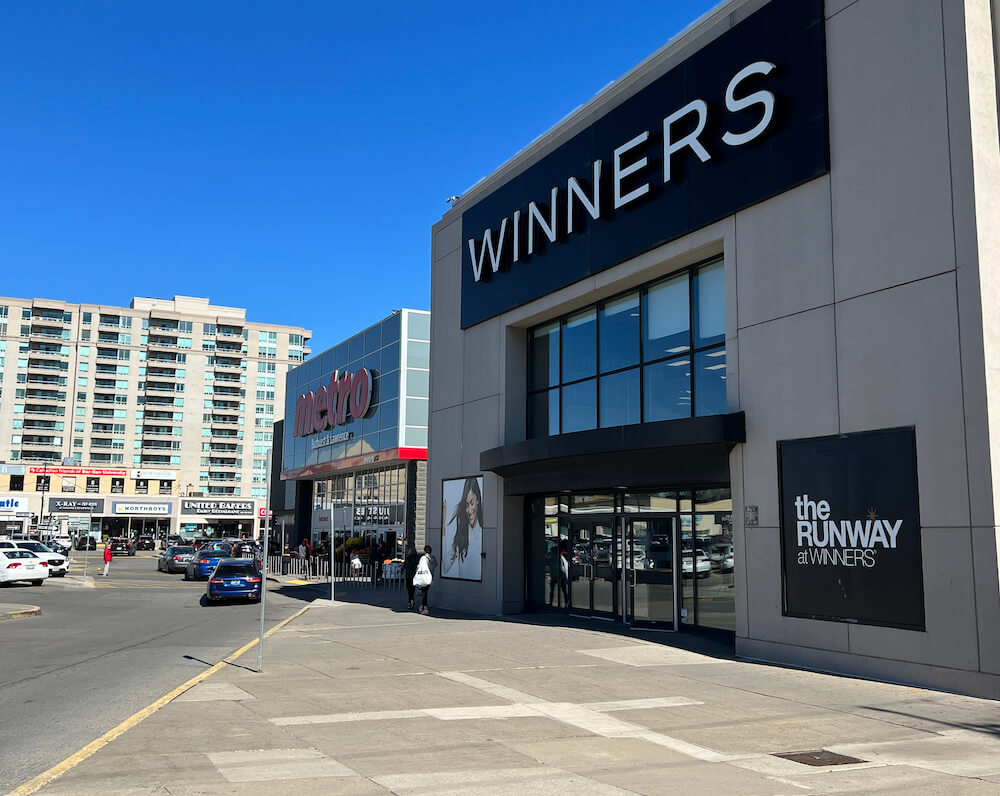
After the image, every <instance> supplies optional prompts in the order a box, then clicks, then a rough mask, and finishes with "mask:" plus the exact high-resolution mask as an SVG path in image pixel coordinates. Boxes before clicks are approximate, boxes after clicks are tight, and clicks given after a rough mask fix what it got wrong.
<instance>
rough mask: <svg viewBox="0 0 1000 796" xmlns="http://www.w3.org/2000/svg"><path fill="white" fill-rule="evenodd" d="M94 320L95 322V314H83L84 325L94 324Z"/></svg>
mask: <svg viewBox="0 0 1000 796" xmlns="http://www.w3.org/2000/svg"><path fill="white" fill-rule="evenodd" d="M93 320H94V314H93V313H92V312H85V313H83V322H84V323H92V322H93Z"/></svg>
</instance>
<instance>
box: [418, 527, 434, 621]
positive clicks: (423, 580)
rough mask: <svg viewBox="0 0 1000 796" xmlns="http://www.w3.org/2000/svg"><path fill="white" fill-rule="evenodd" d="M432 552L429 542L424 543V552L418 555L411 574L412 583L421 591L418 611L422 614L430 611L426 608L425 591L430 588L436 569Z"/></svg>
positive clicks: (427, 613) (425, 614)
mask: <svg viewBox="0 0 1000 796" xmlns="http://www.w3.org/2000/svg"><path fill="white" fill-rule="evenodd" d="M432 553H433V549H432V548H431V546H430V545H429V544H427V545H424V554H423V555H422V556H420V562H419V563H418V564H417V571H416V573H415V574H414V575H413V585H414V586H416V587H417V588H418V589H420V591H421V592H422V593H423V598H422V599H421V602H420V613H422V614H423V615H424V616H428V615H429V614H430V611H429V610H428V609H427V592H429V591H430V590H431V584H432V583H433V582H434V570H435V569H437V559H436V558H434V556H433V555H432Z"/></svg>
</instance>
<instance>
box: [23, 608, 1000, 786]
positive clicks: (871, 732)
mask: <svg viewBox="0 0 1000 796" xmlns="http://www.w3.org/2000/svg"><path fill="white" fill-rule="evenodd" d="M704 646H705V649H698V648H696V647H697V644H692V642H690V640H689V639H687V638H685V637H684V636H683V635H682V636H669V635H663V636H660V637H658V638H657V639H656V640H650V639H648V638H642V637H636V638H630V637H626V636H623V635H622V633H621V632H620V630H619V629H614V630H608V629H606V628H605V627H604V626H603V625H602V623H597V622H594V623H591V624H590V625H589V626H587V627H582V626H573V627H562V626H551V625H550V626H546V625H544V624H541V623H540V622H539V620H538V619H537V618H532V619H530V621H525V622H523V623H519V622H515V621H511V620H509V619H488V618H482V617H476V618H472V617H464V616H463V615H461V614H439V615H435V616H432V617H417V616H415V615H412V614H407V613H405V612H402V613H401V612H398V611H396V610H393V609H392V608H387V607H384V606H379V605H361V604H351V605H347V606H343V607H339V606H338V607H337V608H335V609H329V608H323V609H315V610H313V609H311V610H309V611H307V612H306V613H304V614H303V615H301V616H299V617H298V618H297V619H296V620H295V621H294V622H292V623H291V624H289V625H288V626H286V627H285V628H283V629H282V630H281V631H280V632H278V633H275V634H274V636H272V637H271V638H270V639H269V640H268V642H267V646H266V650H265V657H264V671H263V672H262V673H258V672H256V671H254V670H253V668H254V667H253V666H252V665H251V664H252V663H253V661H252V660H251V657H252V656H244V658H243V659H240V660H238V661H236V662H234V665H230V666H226V667H223V668H221V669H220V670H218V671H217V672H215V673H214V674H213V675H212V676H211V677H210V678H209V679H207V680H205V681H203V682H202V683H200V684H199V685H198V686H196V687H193V688H192V689H190V690H189V691H188V692H187V693H186V694H185V695H184V696H182V697H180V698H178V699H175V700H174V701H173V702H170V703H169V704H167V705H166V706H165V707H163V708H162V709H160V710H159V711H157V712H156V713H154V714H152V715H151V716H150V717H149V718H147V719H145V720H144V721H143V722H141V723H140V724H138V726H136V727H134V728H133V729H131V730H129V731H128V732H126V733H125V734H123V735H122V736H120V737H119V738H117V739H116V740H115V741H113V742H111V743H110V744H108V745H107V746H106V747H104V748H103V749H101V750H100V751H98V752H97V753H96V754H94V755H93V756H92V757H90V758H88V759H86V760H84V761H83V762H82V763H80V764H79V765H77V766H75V767H73V768H71V769H70V770H69V771H67V772H66V773H65V774H64V775H63V776H62V777H60V778H59V779H57V780H55V781H53V782H52V783H51V784H50V785H48V786H46V787H45V788H43V789H42V790H41V791H40V792H41V793H55V794H69V793H112V792H122V793H125V792H130V793H131V792H134V793H150V794H152V793H165V792H166V791H165V790H163V789H162V787H164V786H165V787H167V788H169V792H170V793H171V794H181V793H190V794H194V793H199V794H202V793H218V794H223V793H224V794H243V793H246V794H250V793H254V794H259V793H261V792H267V793H268V794H272V795H273V794H285V793H289V794H291V793H294V794H295V795H296V796H301V794H303V793H318V792H323V793H333V794H340V793H362V794H364V793H382V792H389V791H391V792H394V793H398V794H417V795H419V794H431V793H433V794H442V793H443V794H449V793H455V794H457V793H461V794H463V796H475V795H477V794H525V793H546V794H550V793H553V792H572V793H574V794H613V793H626V792H629V793H643V794H658V793H674V792H685V793H691V794H699V793H713V794H715V793H726V794H734V793H735V794H740V793H747V794H751V793H752V794H789V793H859V794H860V793H900V794H904V793H905V794H907V796H913V795H914V794H922V793H949V794H951V793H959V794H960V793H970V794H978V793H985V792H991V791H994V792H997V791H1000V724H998V722H1000V719H998V716H1000V710H998V707H1000V705H998V703H996V702H991V701H989V700H979V699H972V698H967V697H962V696H960V695H954V694H942V693H938V692H933V691H929V690H926V689H920V688H911V687H906V686H898V685H892V684H887V683H879V682H875V681H867V680H855V679H852V678H847V677H836V676H832V675H826V674H820V673H815V672H808V671H801V670H795V669H784V668H781V667H777V666H773V665H763V664H758V663H751V662H746V661H739V660H734V659H732V657H731V656H730V657H727V656H726V655H725V654H723V653H720V652H718V651H717V649H716V648H717V643H716V648H713V647H712V646H711V645H704ZM713 649H715V651H713ZM705 650H708V651H707V652H706V651H705ZM137 707H141V706H137ZM815 749H828V750H830V751H832V752H837V753H840V754H845V755H851V756H853V757H856V758H860V759H861V760H862V761H864V762H862V763H858V764H851V765H848V766H839V767H838V766H822V767H819V768H814V767H810V766H806V765H803V764H801V763H797V762H794V761H791V760H787V759H782V758H777V757H774V756H773V754H774V753H778V752H792V751H810V750H815ZM136 761H142V765H137V764H136ZM147 761H148V765H147Z"/></svg>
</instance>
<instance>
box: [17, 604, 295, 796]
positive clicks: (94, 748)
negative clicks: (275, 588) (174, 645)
mask: <svg viewBox="0 0 1000 796" xmlns="http://www.w3.org/2000/svg"><path fill="white" fill-rule="evenodd" d="M309 607H310V606H309V605H306V606H303V607H302V608H300V609H299V610H298V611H296V612H295V613H294V614H292V615H291V616H289V617H288V618H287V619H283V620H281V621H280V622H278V624H276V625H275V626H274V627H272V628H271V629H270V630H268V631H267V632H266V633H265V634H264V638H267V637H268V636H270V635H271V634H272V633H276V632H277V631H278V630H280V629H281V628H283V627H284V626H285V625H287V624H288V623H289V622H291V621H292V620H294V619H297V618H298V617H300V616H302V614H304V613H305V612H306V611H308V610H309ZM259 641H260V639H259V638H255V639H254V640H253V641H248V642H247V643H246V644H244V645H243V646H242V647H240V648H239V649H238V650H236V652H234V653H233V654H232V655H229V656H228V657H226V658H223V659H222V660H221V661H219V662H218V663H216V664H215V665H213V666H211V667H209V668H208V669H206V670H205V671H203V672H201V673H200V674H196V675H195V676H194V677H192V678H191V679H190V680H188V681H187V682H186V683H183V684H182V685H179V686H177V688H175V689H174V690H173V691H171V692H170V693H169V694H167V695H166V696H162V697H160V698H159V699H157V700H156V701H155V702H154V703H153V704H151V705H148V706H147V707H145V708H143V709H142V710H140V711H138V712H137V713H134V714H132V715H131V716H129V717H128V718H127V719H125V721H123V722H122V723H121V724H119V725H118V726H117V727H115V728H114V729H112V730H108V731H107V732H106V733H104V735H102V736H101V737H100V738H98V739H96V740H94V741H91V742H90V743H89V744H87V745H86V746H85V747H83V749H81V750H80V751H78V752H76V753H75V754H72V755H70V756H69V757H67V758H66V759H65V760H63V761H62V762H61V763H58V764H57V765H55V766H53V767H52V768H50V769H49V770H48V771H45V772H43V773H41V774H39V775H38V776H37V777H35V778H34V779H30V780H28V781H27V782H25V783H24V784H23V785H21V786H20V787H18V788H15V789H14V790H12V791H11V792H10V794H9V796H27V795H28V794H31V793H34V792H35V791H37V790H39V789H41V788H44V787H45V786H46V785H48V784H49V783H51V782H53V781H54V780H56V779H58V778H59V777H61V776H62V775H63V774H65V773H66V772H67V771H69V770H70V769H72V768H75V767H76V766H78V765H80V763H82V762H83V761H84V760H86V759H87V758H88V757H90V756H91V755H93V754H94V753H95V752H98V751H100V750H101V749H103V748H104V747H105V746H107V745H108V744H109V743H111V742H112V741H113V740H115V738H117V737H118V736H119V735H122V734H124V733H126V732H128V731H129V730H131V729H132V728H133V727H135V726H136V725H138V724H139V723H140V722H142V721H143V720H144V719H147V718H149V717H150V716H152V715H153V714H154V713H156V711H158V710H159V709H160V708H162V707H163V706H165V705H167V704H169V703H170V702H173V701H174V700H175V699H177V697H179V696H180V695H181V694H183V693H184V692H185V691H187V690H189V689H191V688H193V687H194V686H196V685H198V683H200V682H201V681H202V680H205V679H207V678H208V677H211V676H212V675H213V674H215V673H216V672H217V671H219V669H221V668H222V667H223V666H226V665H227V664H230V663H233V662H234V661H235V660H236V659H237V658H239V657H240V656H241V655H243V653H245V652H246V651H247V650H249V649H250V648H251V647H253V646H254V645H255V644H257V643H259Z"/></svg>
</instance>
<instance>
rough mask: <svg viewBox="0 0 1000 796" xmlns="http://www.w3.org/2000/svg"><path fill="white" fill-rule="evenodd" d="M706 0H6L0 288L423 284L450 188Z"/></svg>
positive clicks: (337, 319) (302, 294)
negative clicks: (504, 0)
mask: <svg viewBox="0 0 1000 796" xmlns="http://www.w3.org/2000/svg"><path fill="white" fill-rule="evenodd" d="M714 5H716V2H714V1H713V0H650V2H627V1H626V2H617V3H616V2H610V1H609V0H600V1H597V0H575V2H572V3H570V2H545V0H539V2H535V3H522V4H520V5H518V4H509V3H508V4H496V3H489V4H486V3H477V2H463V3H458V2H429V3H412V2H408V3H397V2H380V3H351V4H346V3H342V2H333V1H332V0H322V1H321V0H296V2H291V3H289V2H278V1H277V0H274V1H273V2H257V1H256V0H239V1H238V2H235V1H233V0H28V1H27V2H16V1H14V0H10V1H9V2H6V3H4V4H3V23H2V25H0V273H2V275H3V277H2V280H3V281H2V285H0V295H6V296H16V297H22V296H23V297H34V296H39V297H46V298H57V299H64V300H67V301H73V302H80V301H86V302H94V303H104V304H114V305H127V304H128V302H129V300H130V299H131V298H132V296H134V295H138V296H161V297H164V298H169V297H171V296H173V295H174V294H184V295H192V296H208V297H210V298H211V299H212V301H213V302H214V303H217V304H225V305H231V306H243V307H246V308H247V310H248V313H247V314H248V317H249V318H250V319H251V320H258V321H271V322H277V323H288V324H298V325H302V326H305V327H307V328H311V329H312V330H313V331H314V336H313V347H314V350H317V351H318V350H321V349H323V348H326V347H329V346H330V345H333V344H335V343H338V342H340V341H341V340H343V339H344V338H346V337H348V336H350V335H351V334H353V333H354V332H356V331H358V330H360V329H362V328H364V327H365V326H367V325H369V324H371V323H373V322H375V321H377V320H379V319H380V318H382V317H384V316H385V315H388V314H389V313H390V312H391V310H392V309H394V308H397V307H402V306H406V307H416V308H427V307H429V304H430V286H429V283H430V278H429V277H430V227H431V224H433V223H434V222H435V221H437V220H438V219H439V218H440V217H441V215H442V214H443V213H444V212H445V211H446V210H447V207H448V206H447V204H446V202H445V199H446V197H448V196H450V195H452V194H457V193H462V192H463V191H464V190H465V189H466V188H468V187H469V186H470V185H472V184H473V183H475V182H476V181H477V180H478V179H480V178H481V177H483V176H485V175H487V174H489V173H490V172H491V171H493V170H494V169H495V168H496V167H497V166H499V165H500V164H502V163H503V162H504V161H506V160H507V159H508V158H510V157H511V156H512V155H513V154H515V153H516V152H517V151H518V150H519V149H521V148H522V147H524V146H525V145H526V144H528V143H529V142H530V141H531V140H532V139H533V138H535V137H537V136H538V135H540V134H541V133H543V132H544V131H545V130H547V129H548V128H550V127H551V126H552V125H554V124H555V123H556V122H558V121H559V120H560V119H561V118H562V117H563V116H565V115H566V114H567V113H568V112H569V111H571V110H572V109H573V108H575V107H576V106H578V105H580V104H582V103H584V102H586V101H587V100H588V99H590V98H591V97H592V96H593V95H594V94H595V93H596V92H598V91H599V90H600V89H601V88H602V87H604V86H605V85H606V84H607V83H608V82H610V81H612V80H615V79H616V78H618V77H620V76H621V75H622V74H624V73H625V72H626V71H627V70H629V69H630V68H631V67H633V66H635V65H636V64H637V63H639V62H640V61H641V60H643V59H644V58H645V57H646V56H648V55H649V54H651V53H652V52H654V51H655V50H656V49H658V48H659V47H660V46H662V45H663V44H664V43H665V42H666V41H667V40H668V39H669V38H670V37H671V36H673V35H674V34H675V33H677V32H678V31H679V30H681V29H683V28H684V27H685V26H686V25H687V24H689V23H690V22H692V21H693V20H695V19H696V18H697V17H699V16H700V15H702V14H703V13H704V12H706V11H707V10H709V9H710V8H712V7H713V6H714Z"/></svg>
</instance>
